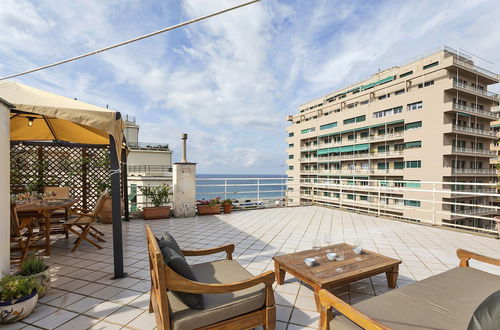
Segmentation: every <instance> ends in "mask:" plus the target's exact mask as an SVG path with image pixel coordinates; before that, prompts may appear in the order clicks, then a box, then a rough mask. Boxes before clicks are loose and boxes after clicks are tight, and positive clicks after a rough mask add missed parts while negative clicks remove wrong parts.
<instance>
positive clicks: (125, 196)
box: [122, 148, 130, 221]
mask: <svg viewBox="0 0 500 330" xmlns="http://www.w3.org/2000/svg"><path fill="white" fill-rule="evenodd" d="M127 177H128V172H127V150H126V149H125V148H124V149H122V186H123V204H124V207H125V221H130V214H129V209H128V178H127Z"/></svg>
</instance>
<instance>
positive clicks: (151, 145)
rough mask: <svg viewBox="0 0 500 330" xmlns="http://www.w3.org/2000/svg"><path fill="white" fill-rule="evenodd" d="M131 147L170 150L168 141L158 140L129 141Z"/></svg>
mask: <svg viewBox="0 0 500 330" xmlns="http://www.w3.org/2000/svg"><path fill="white" fill-rule="evenodd" d="M127 146H128V147H129V148H130V149H153V150H169V149H168V144H167V143H156V142H127Z"/></svg>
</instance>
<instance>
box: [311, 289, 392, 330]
mask: <svg viewBox="0 0 500 330" xmlns="http://www.w3.org/2000/svg"><path fill="white" fill-rule="evenodd" d="M319 299H320V302H321V313H320V318H321V329H323V330H329V329H330V321H331V320H332V319H333V318H334V317H333V313H332V312H331V310H330V309H331V308H332V307H333V308H335V309H336V310H337V311H339V312H340V313H342V314H343V315H344V316H345V317H347V318H348V319H349V320H351V321H352V322H354V323H356V324H357V325H359V326H360V327H362V328H363V329H368V330H389V329H390V328H388V327H386V326H385V325H383V324H382V323H380V322H378V321H376V320H374V319H372V318H371V317H369V316H367V315H365V314H363V313H362V312H360V311H358V310H357V309H356V308H354V307H352V306H351V305H349V304H348V303H346V302H345V301H343V300H342V299H340V298H338V297H336V296H335V295H333V294H332V293H330V292H328V291H327V290H324V289H322V290H319Z"/></svg>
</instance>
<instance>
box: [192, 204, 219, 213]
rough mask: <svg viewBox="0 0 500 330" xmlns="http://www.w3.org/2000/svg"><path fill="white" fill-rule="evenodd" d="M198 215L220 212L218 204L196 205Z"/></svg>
mask: <svg viewBox="0 0 500 330" xmlns="http://www.w3.org/2000/svg"><path fill="white" fill-rule="evenodd" d="M196 208H197V209H198V215H209V214H220V204H216V205H214V206H210V205H197V206H196Z"/></svg>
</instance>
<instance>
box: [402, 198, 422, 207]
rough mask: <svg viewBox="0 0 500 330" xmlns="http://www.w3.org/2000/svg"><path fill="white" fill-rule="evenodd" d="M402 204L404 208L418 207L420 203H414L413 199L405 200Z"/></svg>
mask: <svg viewBox="0 0 500 330" xmlns="http://www.w3.org/2000/svg"><path fill="white" fill-rule="evenodd" d="M404 204H405V206H413V207H420V201H416V200H413V199H405V201H404Z"/></svg>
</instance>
